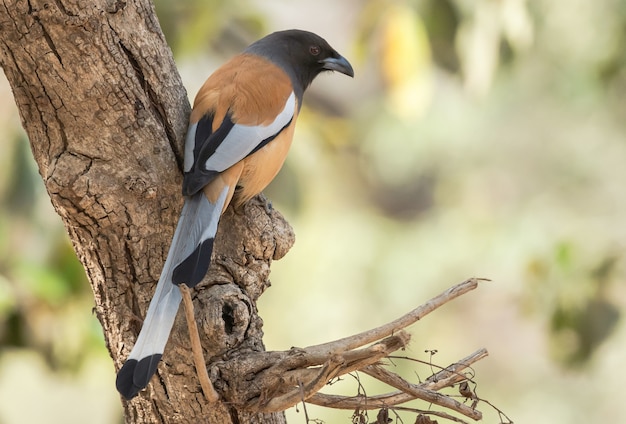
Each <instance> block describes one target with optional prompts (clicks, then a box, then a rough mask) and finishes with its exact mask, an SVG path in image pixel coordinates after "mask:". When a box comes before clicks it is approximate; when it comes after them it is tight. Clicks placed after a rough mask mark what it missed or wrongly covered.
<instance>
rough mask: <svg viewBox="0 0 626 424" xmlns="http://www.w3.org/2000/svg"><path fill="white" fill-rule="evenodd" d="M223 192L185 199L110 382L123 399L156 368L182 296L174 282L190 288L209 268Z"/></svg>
mask: <svg viewBox="0 0 626 424" xmlns="http://www.w3.org/2000/svg"><path fill="white" fill-rule="evenodd" d="M227 195H228V187H224V188H223V190H222V192H221V193H220V196H219V198H218V199H217V201H216V202H215V203H211V202H209V201H208V200H207V198H206V197H205V195H204V194H203V193H202V192H200V193H198V194H196V195H194V196H192V197H188V198H186V200H185V205H184V207H183V211H182V213H181V216H180V218H179V220H178V226H177V227H176V232H175V233H174V237H173V239H172V244H171V246H170V250H169V253H168V254H167V260H166V261H165V265H164V266H163V271H161V277H160V278H159V282H158V284H157V287H156V291H155V293H154V296H153V297H152V301H151V302H150V306H149V307H148V313H147V315H146V319H145V320H144V322H143V326H142V328H141V332H140V333H139V337H138V338H137V341H136V342H135V346H134V347H133V350H132V351H131V352H130V355H129V356H128V359H127V360H126V362H125V363H124V365H123V366H122V368H121V369H120V370H119V372H118V373H117V380H116V382H115V385H116V387H117V390H118V391H119V392H120V394H121V395H122V396H124V397H125V398H126V399H132V398H133V397H135V396H136V395H137V393H138V392H139V391H140V390H142V389H143V388H144V387H146V386H147V385H148V382H149V381H150V378H151V377H152V375H153V374H154V373H155V372H156V368H157V365H158V363H159V360H160V359H161V356H162V355H163V350H164V349H165V345H166V343H167V340H168V338H169V334H170V331H171V329H172V326H173V325H174V319H175V318H176V313H177V311H178V306H179V304H180V301H181V295H180V291H179V289H178V287H177V286H176V284H180V283H185V284H187V285H188V286H189V287H193V286H195V285H196V284H198V283H199V282H200V281H201V280H202V279H203V278H204V276H205V274H206V272H207V270H208V267H209V263H210V260H211V252H212V250H213V240H214V238H215V233H216V232H217V224H218V222H219V218H220V215H221V212H222V209H223V207H224V203H225V202H226V198H227Z"/></svg>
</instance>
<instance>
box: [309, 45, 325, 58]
mask: <svg viewBox="0 0 626 424" xmlns="http://www.w3.org/2000/svg"><path fill="white" fill-rule="evenodd" d="M321 51H322V49H320V46H311V47H309V52H310V53H311V54H312V55H313V56H317V55H318V54H320V52H321Z"/></svg>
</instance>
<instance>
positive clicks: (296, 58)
mask: <svg viewBox="0 0 626 424" xmlns="http://www.w3.org/2000/svg"><path fill="white" fill-rule="evenodd" d="M324 71H338V72H341V73H342V74H346V75H348V76H351V77H353V76H354V71H353V70H352V66H351V65H350V63H349V62H348V61H347V60H346V59H345V58H344V57H342V56H341V55H340V54H339V53H337V52H336V51H335V50H334V49H333V48H332V47H330V45H329V44H328V43H327V42H326V41H325V40H324V39H323V38H321V37H319V36H318V35H316V34H313V33H311V32H306V31H300V30H288V31H280V32H275V33H273V34H270V35H268V36H266V37H265V38H262V39H261V40H259V41H257V42H255V43H253V44H252V45H250V46H249V47H248V48H247V49H246V50H244V52H243V53H241V54H239V55H237V56H235V57H233V58H232V59H231V60H230V61H228V62H227V63H226V64H224V65H223V66H222V67H220V68H219V69H218V70H217V71H215V72H214V73H213V74H212V75H211V76H210V77H209V78H208V79H207V80H206V82H205V83H204V85H203V86H202V88H201V89H200V91H199V92H198V94H197V95H196V99H195V101H194V107H193V110H192V112H191V117H190V124H189V129H188V131H187V137H186V140H185V158H184V179H183V195H184V196H185V204H184V206H183V210H182V213H181V216H180V218H179V221H178V226H177V227H176V232H175V233H174V237H173V239H172V244H171V246H170V250H169V253H168V255H167V260H166V261H165V265H164V266H163V271H162V272H161V277H160V278H159V282H158V284H157V287H156V291H155V293H154V296H153V298H152V301H151V302H150V306H149V307H148V313H147V315H146V319H145V321H144V323H143V327H142V328H141V332H140V333H139V337H138V338H137V341H136V342H135V346H134V347H133V349H132V351H131V352H130V355H129V356H128V359H127V360H126V363H124V366H122V368H121V369H120V371H119V372H118V374H117V381H116V386H117V390H118V391H119V392H120V393H121V394H122V396H124V397H125V398H126V399H132V398H133V397H135V396H136V395H137V393H138V392H139V391H140V390H142V389H143V388H144V387H146V386H147V385H148V382H149V381H150V378H151V377H152V375H153V374H154V373H155V372H156V368H157V365H158V363H159V360H160V359H161V356H162V355H163V351H164V349H165V345H166V343H167V340H168V338H169V334H170V331H171V329H172V325H173V324H174V318H175V317H176V313H177V311H178V306H179V304H180V301H181V294H180V291H179V290H178V287H176V285H178V284H181V283H185V284H186V285H187V286H189V287H194V286H195V285H196V284H198V283H199V282H200V281H201V280H202V279H203V278H204V276H205V274H206V272H207V270H208V268H209V262H210V260H211V252H212V250H213V240H214V238H215V234H216V232H217V225H218V222H219V220H220V216H221V214H222V213H223V212H224V210H225V209H226V207H227V206H228V205H229V203H230V202H231V199H234V203H235V204H236V205H237V206H238V205H241V204H243V203H245V202H246V201H248V200H249V199H251V198H252V197H254V196H255V195H257V194H258V193H260V192H261V191H262V190H263V189H264V188H265V187H266V186H267V185H268V184H269V183H270V181H272V179H273V178H274V177H275V176H276V174H277V173H278V171H279V170H280V168H281V166H282V164H283V162H284V160H285V156H286V155H287V151H288V150H289V146H290V145H291V141H292V138H293V131H294V127H295V124H296V118H297V117H298V112H299V111H300V107H301V106H302V96H303V94H304V91H305V90H306V88H307V87H308V86H309V85H310V84H311V82H312V81H313V79H314V78H315V77H316V76H317V75H319V74H320V73H322V72H324Z"/></svg>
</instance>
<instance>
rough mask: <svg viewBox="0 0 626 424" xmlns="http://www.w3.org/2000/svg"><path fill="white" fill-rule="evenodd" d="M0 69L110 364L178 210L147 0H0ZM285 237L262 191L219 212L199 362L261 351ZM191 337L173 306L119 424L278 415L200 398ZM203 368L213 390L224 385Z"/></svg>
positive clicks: (171, 106)
mask: <svg viewBox="0 0 626 424" xmlns="http://www.w3.org/2000/svg"><path fill="white" fill-rule="evenodd" d="M0 64H1V65H2V67H3V69H4V72H5V74H6V76H7V78H8V80H9V82H10V84H11V87H12V89H13V93H14V96H15V101H16V103H17V106H18V108H19V111H20V116H21V119H22V124H23V126H24V128H25V129H26V132H27V134H28V137H29V139H30V143H31V148H32V151H33V155H34V157H35V160H36V161H37V164H38V165H39V172H40V174H41V177H42V178H43V181H44V183H45V186H46V189H47V191H48V194H49V195H50V198H51V201H52V204H53V205H54V208H55V209H56V211H57V213H58V214H59V215H60V216H61V218H62V219H63V222H64V224H65V227H66V229H67V231H68V233H69V235H70V238H71V239H72V242H73V244H74V248H75V250H76V253H77V255H78V257H79V258H80V260H81V262H82V263H83V265H84V267H85V270H86V272H87V275H88V277H89V281H90V282H91V286H92V288H93V292H94V298H95V304H96V312H97V316H98V319H99V320H100V322H101V323H102V327H103V329H104V334H105V339H106V344H107V347H108V349H109V351H110V353H111V356H112V358H113V361H114V363H115V366H116V369H117V368H119V366H121V363H122V361H123V359H124V358H125V357H126V355H127V354H128V353H129V351H130V348H131V347H132V345H133V343H134V341H135V338H136V336H137V334H138V332H139V329H140V326H141V321H142V319H143V317H144V316H145V313H146V310H147V307H148V303H149V301H150V297H151V296H152V293H153V290H154V287H155V284H156V281H157V280H158V278H159V273H160V271H161V266H162V264H163V263H164V260H165V257H166V254H167V250H168V247H169V243H170V237H171V236H172V234H173V230H174V228H175V223H176V220H177V217H178V213H179V211H180V209H181V207H182V197H181V194H180V193H181V192H180V183H181V171H180V167H181V162H182V160H181V158H182V155H181V151H182V149H181V148H182V140H183V137H184V133H185V130H186V127H187V119H188V114H189V110H190V107H189V103H188V101H187V96H186V92H185V89H184V88H183V86H182V83H181V80H180V76H179V74H178V72H177V70H176V67H175V64H174V61H173V59H172V55H171V52H170V49H169V47H168V46H167V44H166V42H165V39H164V37H163V34H162V32H161V29H160V27H159V23H158V21H157V18H156V15H155V12H154V8H153V6H152V4H151V3H150V1H149V0H135V1H127V0H27V1H23V0H5V1H3V4H2V5H1V6H0ZM207 71H208V70H207ZM293 240H294V236H293V233H292V230H291V228H290V227H289V225H288V224H287V223H286V222H285V221H284V219H283V218H282V216H280V214H278V213H277V212H275V211H272V210H271V209H270V208H268V207H267V205H266V204H265V202H264V200H263V199H262V198H257V199H255V200H253V201H251V202H249V204H248V205H246V206H245V207H244V209H243V210H242V211H232V210H230V209H229V210H228V211H227V213H226V214H225V216H224V218H223V221H222V223H221V226H220V232H219V233H218V239H217V241H216V251H215V256H214V257H215V260H214V263H213V265H212V267H211V270H210V273H209V275H208V277H207V280H208V281H207V282H208V283H209V284H204V285H202V286H201V287H199V288H198V289H197V290H195V291H194V294H195V305H196V308H195V309H196V317H197V320H198V321H199V324H200V330H201V334H202V335H203V336H202V337H203V340H202V341H203V347H204V351H205V357H206V358H211V360H210V361H209V362H211V363H215V362H216V361H218V360H219V361H228V360H229V358H232V357H234V356H237V355H242V354H245V353H247V352H251V351H259V350H263V343H262V340H261V337H262V332H261V324H262V322H261V319H260V318H259V317H258V315H257V310H256V306H255V305H256V300H257V298H258V297H259V296H260V295H261V293H262V292H263V290H264V289H265V288H267V286H268V275H269V266H270V262H271V261H272V260H273V259H278V258H280V257H282V256H283V255H284V254H285V253H286V251H287V250H288V249H289V247H290V246H291V244H292V243H293ZM189 346H190V345H189V336H188V334H187V330H186V326H185V323H184V319H183V314H182V313H180V314H179V317H178V318H177V321H176V323H175V325H174V330H173V336H172V337H171V339H170V342H169V344H168V348H167V349H166V352H165V355H164V361H163V362H162V363H161V365H160V366H159V370H158V372H157V375H156V377H155V378H153V380H152V383H151V384H150V386H149V388H148V389H147V390H146V391H144V392H142V394H140V396H139V397H138V398H136V399H135V400H133V401H131V402H125V413H126V421H127V422H132V423H199V422H205V423H240V424H243V423H255V422H259V423H261V422H262V423H284V422H285V419H284V416H283V414H282V413H276V414H256V413H250V412H246V411H242V410H239V409H237V407H236V406H233V405H231V404H228V403H225V402H218V403H217V404H213V405H211V406H209V405H207V403H206V402H205V401H204V398H203V395H202V392H201V390H200V385H199V382H198V379H197V376H196V372H195V369H194V367H193V364H192V361H191V358H192V355H191V352H190V347H189ZM212 377H213V379H214V382H215V385H216V388H217V389H218V391H222V392H223V391H224V390H227V387H225V386H224V384H228V383H224V382H220V379H219V375H212ZM220 384H222V387H220ZM241 384H244V382H238V385H241ZM111 389H112V390H113V387H112V388H111Z"/></svg>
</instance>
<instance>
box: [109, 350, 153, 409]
mask: <svg viewBox="0 0 626 424" xmlns="http://www.w3.org/2000/svg"><path fill="white" fill-rule="evenodd" d="M161 356H163V355H162V354H159V353H156V354H154V355H150V356H148V357H145V358H142V359H141V360H139V361H137V360H136V359H129V360H127V361H126V362H125V363H124V365H123V366H122V368H120V370H119V372H118V373H117V379H116V380H115V387H116V388H117V391H118V392H120V394H121V395H122V396H123V397H124V399H126V400H131V399H132V398H134V397H135V396H137V394H138V393H139V392H140V391H141V390H143V389H144V388H145V387H146V386H147V385H148V383H149V382H150V378H152V376H153V375H154V373H155V372H156V369H157V365H158V364H159V361H160V360H161Z"/></svg>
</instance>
